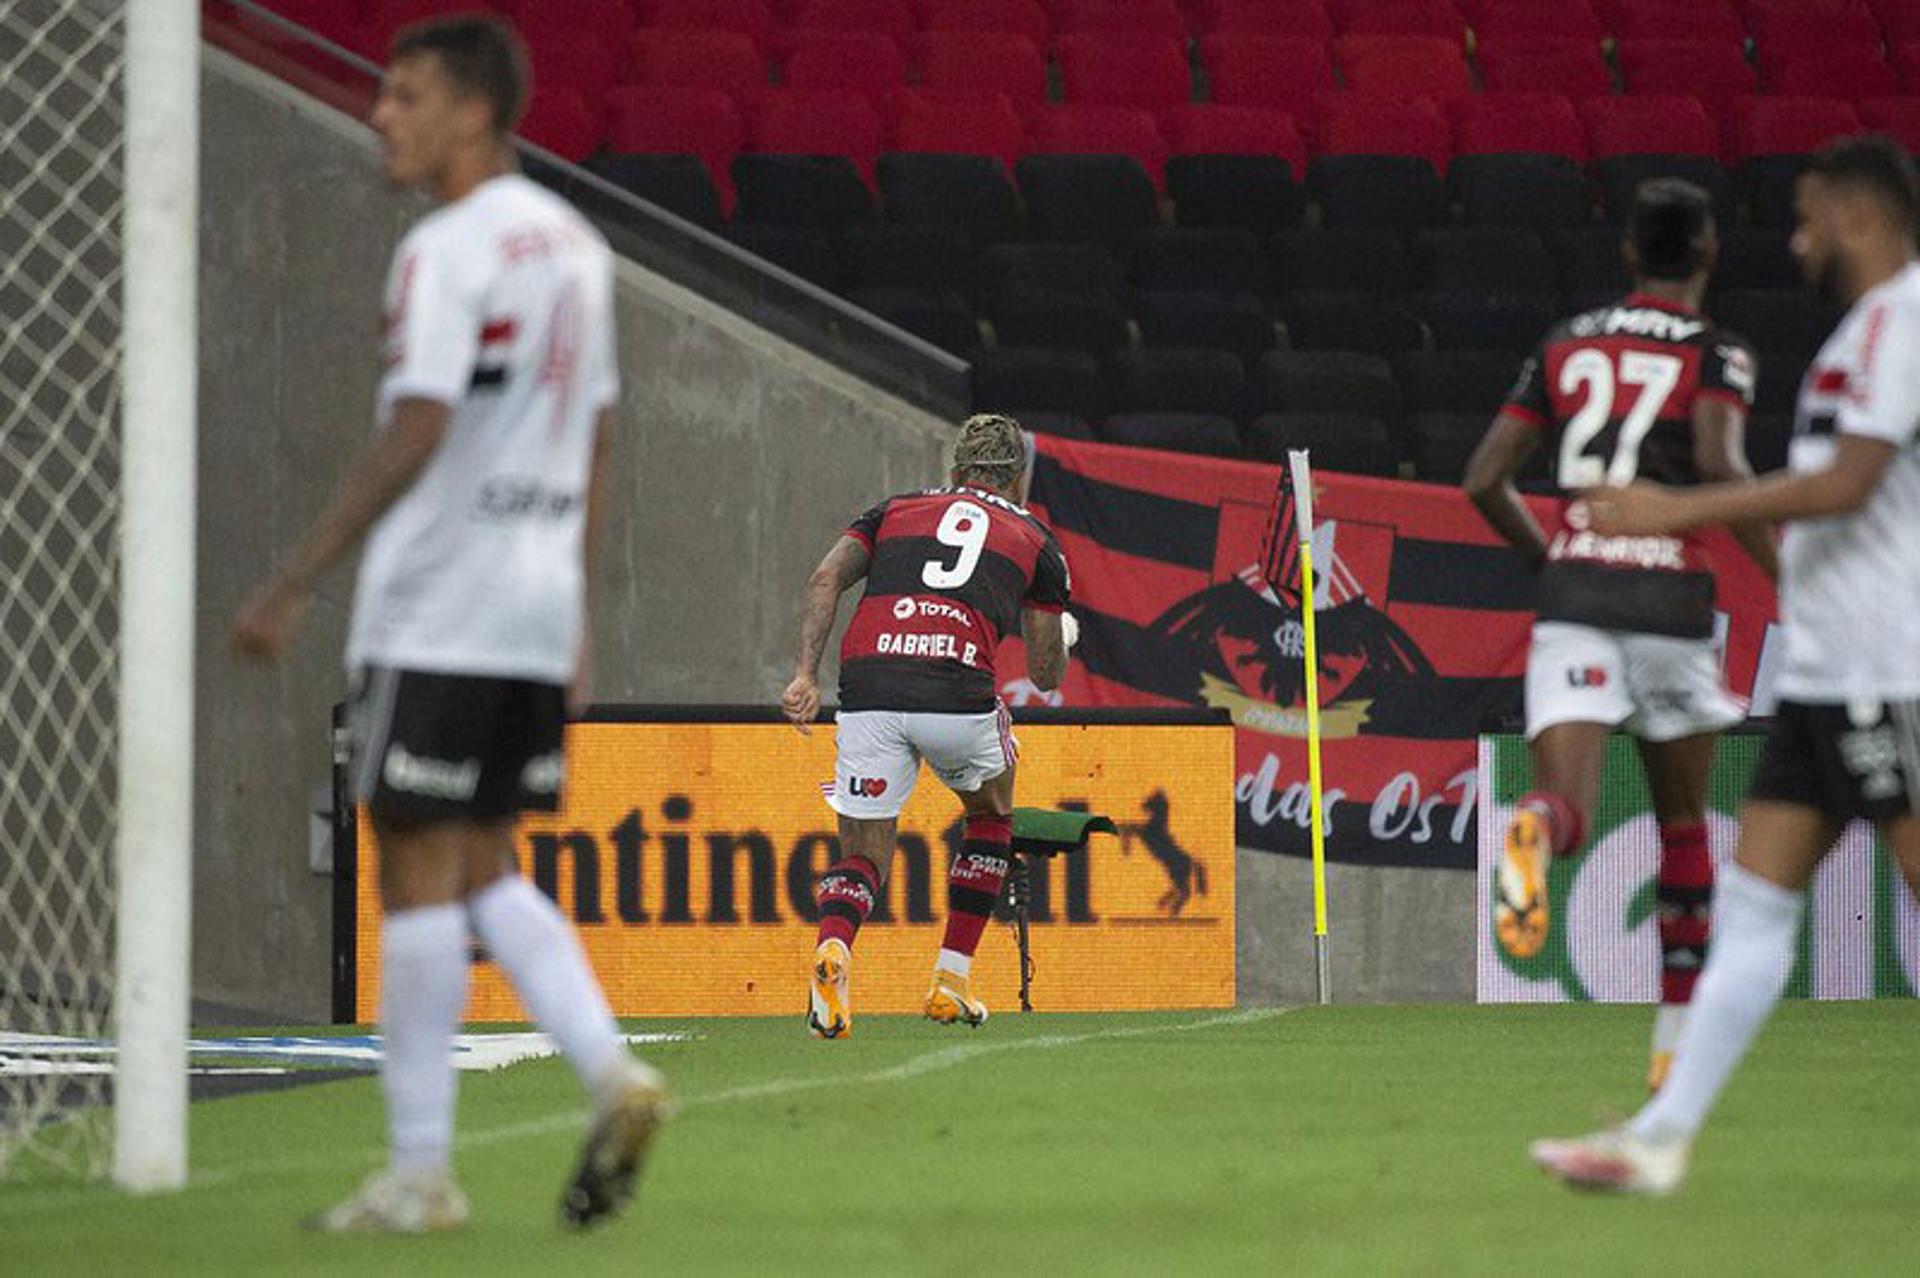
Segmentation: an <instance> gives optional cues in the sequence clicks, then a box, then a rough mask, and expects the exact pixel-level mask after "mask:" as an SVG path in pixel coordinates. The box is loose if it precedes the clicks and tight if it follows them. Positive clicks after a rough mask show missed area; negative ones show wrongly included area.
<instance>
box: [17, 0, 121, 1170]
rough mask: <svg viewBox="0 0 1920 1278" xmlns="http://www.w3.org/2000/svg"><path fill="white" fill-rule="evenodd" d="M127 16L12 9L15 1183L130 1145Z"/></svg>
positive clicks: (54, 2) (92, 7) (98, 7)
mask: <svg viewBox="0 0 1920 1278" xmlns="http://www.w3.org/2000/svg"><path fill="white" fill-rule="evenodd" d="M122 8H123V5H122V4H121V3H119V0H3V2H0V1175H4V1174H7V1173H8V1172H9V1171H24V1172H29V1173H30V1172H31V1171H33V1170H34V1169H36V1168H38V1167H45V1168H49V1169H53V1170H58V1171H65V1172H70V1173H72V1172H77V1173H80V1174H88V1175H91V1174H99V1173H101V1172H103V1171H104V1170H105V1168H106V1165H107V1161H108V1157H109V1154H110V1150H109V1148H108V1145H109V1142H108V1140H107V1132H108V1124H107V1120H106V1114H107V1111H106V1110H105V1109H104V1108H103V1104H104V1102H105V1101H106V1100H107V1089H108V1087H109V1082H110V1075H109V1074H108V1073H107V1072H106V1070H107V1066H108V1060H107V1058H106V1057H105V1056H104V1055H103V1054H101V1053H100V1052H99V1051H98V1050H97V1045H98V1044H99V1042H100V1041H101V1040H102V1039H103V1038H104V1037H105V1036H106V1035H107V1034H108V1032H109V1029H110V1026H109V1023H108V1016H109V1012H110V1009H111V987H112V976H113V961H112V960H113V950H112V939H113V917H114V911H113V896H114V889H113V851H114V838H115V815H116V810H117V805H116V802H115V793H116V775H115V763H116V760H115V746H116V713H117V712H116V704H117V689H116V676H117V669H118V660H117V653H116V649H117V640H116V634H117V630H118V616H117V613H118V592H117V587H118V582H117V567H118V553H117V548H118V545H119V538H118V518H119V510H120V502H119V466H120V431H119V422H120V377H119V373H120V369H119V356H120V345H121V261H122V254H121V231H120V224H121V209H122V204H123V200H122V194H123V189H124V185H125V183H124V174H123V163H124V137H125V127H124V98H123V84H122V80H123V75H122V73H123V70H124V61H123V57H122V52H123V49H124V36H125V31H124V27H123V22H122V16H123V15H122V13H121V10H122Z"/></svg>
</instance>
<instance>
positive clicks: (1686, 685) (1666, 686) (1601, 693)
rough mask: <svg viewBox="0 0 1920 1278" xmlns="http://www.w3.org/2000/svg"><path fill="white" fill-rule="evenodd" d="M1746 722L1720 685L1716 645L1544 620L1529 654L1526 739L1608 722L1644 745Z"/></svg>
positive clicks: (1536, 629) (1538, 624) (1535, 630)
mask: <svg viewBox="0 0 1920 1278" xmlns="http://www.w3.org/2000/svg"><path fill="white" fill-rule="evenodd" d="M1746 717H1747V708H1746V706H1745V705H1744V704H1743V703H1742V702H1741V700H1740V699H1739V698H1738V697H1736V696H1734V695H1733V694H1732V693H1730V692H1728V691H1727V689H1726V685H1725V684H1723V683H1722V682H1721V679H1720V653H1719V650H1718V649H1717V648H1716V647H1715V646H1714V642H1713V640H1711V639H1675V638H1673V637H1672V636H1670V635H1641V634H1633V633H1630V632H1628V631H1623V630H1596V629H1594V628H1593V627H1592V626H1579V625H1574V624H1572V623H1570V622H1564V621H1539V622H1535V623H1534V627H1533V646H1532V648H1531V649H1530V650H1529V651H1528V653H1527V739H1528V740H1529V741H1531V740H1532V739H1533V738H1534V737H1537V736H1539V735H1540V734H1541V733H1542V732H1544V731H1546V730H1547V729H1548V728H1551V727H1553V726H1555V725H1556V724H1562V723H1604V724H1606V725H1607V726H1609V727H1616V728H1624V729H1626V730H1627V731H1628V732H1631V733H1632V734H1633V735H1634V736H1636V737H1639V738H1641V739H1642V740H1644V741H1673V740H1677V739H1678V738H1680V737H1690V736H1693V735H1695V734H1696V733H1701V732H1719V731H1720V730H1721V729H1723V728H1730V727H1732V726H1733V725H1734V724H1736V723H1739V722H1740V721H1741V720H1743V719H1745V718H1746Z"/></svg>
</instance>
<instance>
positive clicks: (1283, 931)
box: [1234, 848, 1475, 1003]
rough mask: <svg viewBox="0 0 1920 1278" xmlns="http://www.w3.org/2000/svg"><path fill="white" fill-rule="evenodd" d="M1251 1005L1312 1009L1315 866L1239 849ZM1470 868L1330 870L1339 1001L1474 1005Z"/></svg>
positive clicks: (1243, 967)
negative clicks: (1461, 1002) (1462, 1002)
mask: <svg viewBox="0 0 1920 1278" xmlns="http://www.w3.org/2000/svg"><path fill="white" fill-rule="evenodd" d="M1235 892H1236V894H1237V895H1236V896H1235V911H1234V912H1235V914H1236V916H1237V919H1236V922H1237V925H1238V939H1237V951H1238V953H1237V962H1236V964H1235V966H1236V971H1237V974H1238V980H1239V988H1240V1001H1241V1002H1242V1003H1311V1002H1312V1001H1313V1000H1314V996H1315V984H1314V957H1313V865H1312V863H1311V862H1310V861H1307V860H1306V859H1304V858H1301V857H1290V856H1275V855H1273V854H1272V853H1268V852H1255V851H1252V850H1250V849H1248V848H1241V849H1240V856H1239V874H1238V876H1237V878H1236V881H1235ZM1474 892H1475V888H1474V875H1473V872H1472V871H1471V870H1414V869H1400V868H1393V867H1379V866H1355V865H1329V866H1328V867H1327V935H1328V947H1327V951H1328V958H1327V965H1328V968H1329V969H1330V971H1331V974H1332V980H1331V986H1332V990H1333V998H1334V1001H1335V1002H1337V1003H1425V1002H1444V1001H1453V1000H1465V1001H1471V1000H1472V999H1473V984H1474V926H1475V924H1474V919H1475V901H1474Z"/></svg>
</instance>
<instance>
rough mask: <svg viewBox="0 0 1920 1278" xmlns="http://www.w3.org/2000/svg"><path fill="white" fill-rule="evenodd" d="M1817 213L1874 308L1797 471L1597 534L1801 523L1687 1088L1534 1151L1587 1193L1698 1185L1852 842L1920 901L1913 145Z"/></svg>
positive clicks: (1677, 1075) (1809, 207)
mask: <svg viewBox="0 0 1920 1278" xmlns="http://www.w3.org/2000/svg"><path fill="white" fill-rule="evenodd" d="M1795 204H1796V207H1797V210H1798V214H1799V226H1798V229H1796V230H1795V232H1794V236H1793V250H1794V254H1795V256H1796V257H1797V258H1798V259H1799V261H1800V264H1801V269H1802V271H1803V272H1804V273H1805V274H1806V276H1807V278H1808V279H1809V281H1811V282H1813V283H1815V284H1817V285H1819V286H1821V287H1823V288H1824V289H1826V290H1827V291H1828V292H1830V293H1832V294H1833V295H1834V296H1835V297H1837V298H1838V299H1839V300H1842V301H1845V302H1847V303H1849V304H1850V305H1851V307H1852V309H1851V310H1850V311H1849V312H1848V313H1847V316H1846V318H1845V319H1844V320H1842V321H1841V323H1840V326H1839V328H1838V329H1836V330H1835V331H1834V333H1833V335H1832V336H1831V337H1830V338H1828V339H1827V343H1826V345H1825V346H1823V347H1822V348H1821V350H1820V353H1819V355H1818V356H1817V357H1816V358H1815V360H1814V363H1813V366H1812V367H1811V368H1809V369H1808V370H1807V374H1806V377H1805V379H1804V380H1803V381H1802V383H1801V387H1800V403H1799V409H1798V413H1797V415H1796V417H1795V420H1794V437H1793V442H1792V446H1791V450H1790V451H1789V454H1788V469H1787V470H1786V471H1784V472H1782V473H1779V474H1775V475H1769V476H1767V477H1765V478H1763V479H1759V480H1753V481H1748V482H1744V483H1731V484H1717V485H1711V486H1708V487H1704V488H1696V489H1692V490H1690V491H1677V490H1662V489H1658V488H1652V487H1634V488H1627V489H1619V490H1608V491H1603V492H1600V493H1596V494H1594V495H1593V498H1592V502H1591V504H1592V512H1593V520H1594V524H1595V526H1596V527H1598V528H1601V529H1603V530H1605V531H1608V532H1612V533H1621V534H1641V535H1653V534H1661V533H1669V532H1674V531H1677V530H1680V529H1684V528H1692V527H1698V526H1700V525H1703V524H1711V523H1722V522H1730V521H1735V520H1769V521H1774V520H1777V521H1783V522H1786V523H1787V524H1788V529H1787V533H1786V538H1785V541H1784V543H1783V545H1782V547H1781V555H1780V601H1781V616H1782V622H1783V625H1784V628H1785V632H1786V639H1785V642H1786V654H1787V655H1786V662H1785V669H1784V671H1783V673H1782V676H1781V679H1780V683H1779V688H1780V695H1781V702H1780V707H1779V712H1778V717H1777V718H1776V719H1775V720H1774V723H1773V727H1772V730H1771V732H1770V733H1769V735H1768V737H1767V742H1766V747H1765V749H1764V751H1763V753H1762V755H1761V759H1760V763H1759V765H1758V767H1757V768H1756V769H1755V773H1754V778H1753V783H1752V788H1751V792H1750V794H1749V796H1748V799H1747V802H1746V804H1745V806H1744V807H1743V808H1742V810H1741V814H1740V840H1739V846H1738V850H1737V851H1736V853H1735V856H1734V860H1735V864H1734V865H1733V866H1731V867H1729V868H1728V869H1727V870H1726V871H1724V872H1723V873H1722V875H1721V876H1720V884H1719V889H1718V891H1717V893H1716V894H1715V898H1714V944H1713V951H1712V953H1711V954H1710V955H1709V957H1708V959H1707V966H1706V970H1705V972H1704V973H1703V974H1702V976H1701V978H1700V984H1699V988H1698V989H1697V990H1696V991H1695V994H1694V999H1693V1015H1692V1017H1691V1019H1690V1020H1689V1021H1688V1024H1687V1027H1686V1029H1685V1031H1684V1032H1683V1034H1682V1035H1681V1039H1680V1045H1679V1050H1678V1051H1677V1053H1676V1054H1675V1058H1674V1065H1673V1071H1672V1073H1671V1074H1670V1075H1669V1077H1668V1079H1667V1083H1666V1086H1665V1087H1664V1088H1662V1089H1661V1091H1660V1093H1659V1095H1657V1096H1656V1097H1654V1099H1653V1100H1652V1101H1650V1102H1649V1103H1648V1104H1647V1105H1646V1106H1645V1107H1644V1108H1642V1109H1641V1110H1640V1112H1639V1113H1638V1114H1636V1115H1635V1116H1634V1117H1633V1118H1632V1119H1631V1120H1630V1121H1629V1122H1627V1123H1626V1124H1625V1125H1624V1126H1623V1127H1620V1128H1617V1129H1615V1130H1613V1131H1608V1132H1602V1133H1600V1134H1598V1135H1595V1136H1589V1137H1583V1138H1580V1139H1576V1140H1567V1141H1541V1142H1539V1143H1537V1144H1536V1145H1535V1146H1534V1148H1533V1156H1534V1159H1535V1161H1536V1162H1538V1163H1539V1164H1540V1165H1541V1166H1542V1167H1543V1168H1545V1169H1546V1170H1547V1171H1548V1172H1550V1173H1552V1174H1554V1175H1556V1176H1559V1177H1561V1178H1562V1179H1564V1180H1567V1181H1569V1182H1572V1183H1575V1184H1579V1185H1584V1186H1589V1187H1602V1188H1611V1189H1624V1190H1631V1191H1637V1192H1645V1193H1665V1192H1668V1191H1670V1190H1672V1189H1674V1188H1676V1187H1677V1186H1678V1185H1679V1184H1680V1182H1681V1180H1682V1179H1683V1178H1684V1176H1685V1174H1686V1167H1687V1158H1688V1151H1689V1149H1690V1147H1691V1144H1692V1141H1693V1138H1694V1135H1695V1134H1696V1133H1697V1132H1698V1131H1699V1129H1700V1127H1701V1126H1702V1124H1703V1123H1704V1122H1705V1121H1706V1116H1707V1111H1708V1110H1709V1109H1710V1108H1711V1106H1712V1105H1713V1102H1714V1100H1715V1098H1716V1097H1717V1096H1718V1095H1719V1093H1720V1089H1721V1088H1722V1087H1723V1086H1724V1085H1725V1083H1726V1081H1727V1079H1728V1077H1729V1076H1731V1074H1732V1073H1733V1069H1734V1067H1735V1066H1736V1065H1737V1064H1738V1063H1739V1060H1740V1058H1741V1057H1742V1056H1743V1055H1744V1054H1745V1052H1746V1050H1747V1047H1748V1045H1749V1044H1750V1043H1751V1042H1752V1041H1753V1037H1754V1035H1755V1034H1756V1033H1758V1031H1759V1029H1760V1026H1761V1025H1762V1024H1763V1023H1764V1022H1765V1020H1766V1018H1767V1016H1768V1015H1769V1014H1770V1013H1771V1011H1772V1010H1773V1006H1774V1004H1775V1002H1777V1001H1778V999H1779V997H1780V992H1781V990H1782V988H1783V987H1784V986H1785V985H1786V981H1787V976H1788V973H1789V972H1790V971H1791V969H1792V967H1793V962H1794V955H1795V949H1796V945H1797V943H1798V939H1799V934H1800V925H1801V916H1802V913H1803V911H1804V902H1803V899H1802V898H1803V895H1804V893H1805V890H1806V886H1807V883H1808V882H1809V880H1810V879H1811V878H1812V876H1813V872H1814V869H1815V867H1816V866H1818V864H1819V863H1820V860H1821V859H1822V858H1823V857H1824V856H1825V855H1826V854H1827V852H1828V850H1829V849H1830V848H1831V847H1832V845H1833V841H1834V839H1835V838H1836V837H1837V836H1838V834H1839V833H1840V830H1841V828H1842V826H1843V825H1844V824H1845V823H1846V822H1847V821H1849V820H1851V819H1854V818H1864V819H1867V820H1870V821H1872V822H1873V823H1874V824H1875V825H1876V826H1877V827H1878V829H1879V832H1880V836H1881V838H1882V839H1883V840H1884V841H1885V842H1886V844H1887V846H1888V847H1889V848H1890V849H1891V850H1892V852H1893V855H1894V858H1895V860H1896V861H1897V862H1898V863H1899V865H1900V867H1901V869H1902V871H1903V872H1904V873H1905V875H1906V878H1907V881H1908V883H1909V884H1910V885H1915V886H1916V887H1920V810H1917V809H1920V265H1917V264H1916V248H1915V226H1916V221H1917V220H1920V176H1917V175H1916V173H1915V171H1914V166H1913V162H1912V160H1911V159H1909V158H1908V156H1907V154H1906V153H1905V152H1904V151H1903V150H1901V149H1900V147H1899V146H1898V144H1896V143H1894V142H1892V141H1891V140H1889V139H1887V138H1882V137H1862V138H1853V139H1848V140H1846V141H1843V142H1838V143H1835V144H1833V145H1832V146H1830V147H1828V148H1827V149H1826V150H1824V151H1822V152H1821V153H1820V154H1818V155H1817V156H1815V157H1814V159H1813V161H1812V162H1811V164H1810V165H1809V166H1808V168H1807V170H1806V172H1805V173H1804V174H1803V175H1802V177H1801V178H1800V182H1799V187H1798V189H1797V191H1796V194H1795Z"/></svg>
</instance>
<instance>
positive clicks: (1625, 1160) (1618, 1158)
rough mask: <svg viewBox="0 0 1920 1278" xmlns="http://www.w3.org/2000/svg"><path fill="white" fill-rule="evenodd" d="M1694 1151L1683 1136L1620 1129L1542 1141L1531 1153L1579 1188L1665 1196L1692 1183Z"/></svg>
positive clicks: (1551, 1172)
mask: <svg viewBox="0 0 1920 1278" xmlns="http://www.w3.org/2000/svg"><path fill="white" fill-rule="evenodd" d="M1690 1151H1691V1144H1690V1142H1688V1141H1687V1140H1685V1139H1684V1138H1682V1137H1679V1136H1669V1137H1657V1138H1650V1137H1643V1136H1635V1135H1634V1134H1633V1133H1632V1132H1629V1131H1628V1130H1627V1129H1626V1128H1624V1127H1615V1128H1611V1129H1609V1130H1607V1131H1604V1132H1595V1133H1593V1134H1592V1135H1591V1136H1575V1137H1573V1138H1571V1139H1569V1140H1537V1141H1535V1142H1533V1145H1532V1146H1531V1147H1530V1148H1529V1149H1528V1151H1527V1152H1528V1154H1529V1155H1530V1156H1531V1157H1532V1158H1533V1161H1534V1162H1535V1163H1536V1164H1537V1165H1538V1166H1539V1167H1540V1169H1541V1170H1542V1171H1544V1172H1546V1173H1547V1175H1549V1176H1552V1177H1555V1178H1556V1179H1558V1180H1563V1181H1565V1182H1566V1183H1567V1184H1569V1185H1572V1186H1574V1187H1575V1188H1578V1189H1610V1190H1616V1191H1619V1192H1621V1193H1627V1194H1652V1195H1655V1196H1660V1195H1665V1194H1671V1193H1672V1192H1673V1191H1674V1190H1676V1189H1678V1188H1680V1183H1681V1182H1682V1181H1684V1180H1685V1179H1686V1178H1687V1158H1688V1155H1689V1153H1690Z"/></svg>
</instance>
